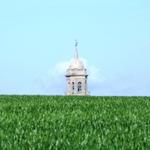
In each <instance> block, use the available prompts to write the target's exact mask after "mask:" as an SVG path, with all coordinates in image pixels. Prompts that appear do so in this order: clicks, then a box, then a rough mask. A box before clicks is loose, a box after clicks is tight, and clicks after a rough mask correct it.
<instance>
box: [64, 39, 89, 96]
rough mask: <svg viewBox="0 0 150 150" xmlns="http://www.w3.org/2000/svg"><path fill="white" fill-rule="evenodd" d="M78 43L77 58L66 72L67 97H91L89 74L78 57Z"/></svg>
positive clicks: (76, 43) (75, 57)
mask: <svg viewBox="0 0 150 150" xmlns="http://www.w3.org/2000/svg"><path fill="white" fill-rule="evenodd" d="M77 46H78V42H77V41H76V42H75V56H74V58H73V60H72V62H71V64H70V66H69V68H68V69H67V71H66V81H67V91H66V95H89V93H88V84H87V79H88V74H87V70H86V68H85V67H84V64H83V62H82V61H81V60H80V59H79V56H78V48H77Z"/></svg>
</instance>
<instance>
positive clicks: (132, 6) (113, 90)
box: [0, 0, 150, 95]
mask: <svg viewBox="0 0 150 150" xmlns="http://www.w3.org/2000/svg"><path fill="white" fill-rule="evenodd" d="M76 38H77V39H78V40H79V53H80V56H81V57H82V58H84V59H85V60H86V61H87V66H88V68H89V70H90V71H89V72H90V78H89V90H90V92H91V94H92V95H150V1H149V0H82V1H81V0H75V1H73V0H72V1H71V0H61V1H60V0H54V1H52V0H24V1H20V0H13V1H12V0H4V1H0V94H49V95H51V94H64V91H65V87H64V86H65V78H64V76H63V71H64V66H65V65H66V64H67V63H68V61H70V59H71V58H72V56H73V48H74V39H76ZM55 74H57V75H56V76H55Z"/></svg>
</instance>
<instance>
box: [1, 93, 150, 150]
mask: <svg viewBox="0 0 150 150" xmlns="http://www.w3.org/2000/svg"><path fill="white" fill-rule="evenodd" d="M3 149H4V150H7V149H8V150H18V149H21V150H28V149H34V150H38V149H43V150H47V149H52V150H53V149H54V150H55V149H57V150H59V149H60V150H67V149H71V150H74V149H79V150H88V149H89V150H99V149H111V150H113V149H119V150H120V149H130V150H132V149H135V150H137V149H140V150H141V149H150V97H75V96H70V97H69V96H67V97H65V96H0V150H3Z"/></svg>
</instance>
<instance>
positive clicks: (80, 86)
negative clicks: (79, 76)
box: [78, 82, 82, 92]
mask: <svg viewBox="0 0 150 150" xmlns="http://www.w3.org/2000/svg"><path fill="white" fill-rule="evenodd" d="M81 91H82V83H81V82H78V92H81Z"/></svg>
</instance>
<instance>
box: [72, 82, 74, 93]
mask: <svg viewBox="0 0 150 150" xmlns="http://www.w3.org/2000/svg"><path fill="white" fill-rule="evenodd" d="M74 89H75V88H74V82H72V93H74Z"/></svg>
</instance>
